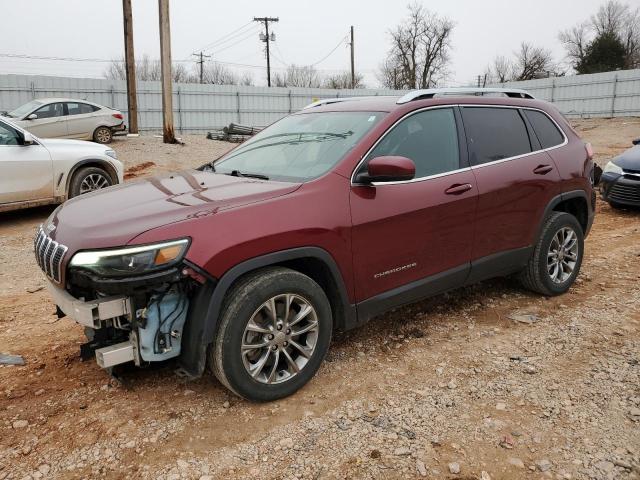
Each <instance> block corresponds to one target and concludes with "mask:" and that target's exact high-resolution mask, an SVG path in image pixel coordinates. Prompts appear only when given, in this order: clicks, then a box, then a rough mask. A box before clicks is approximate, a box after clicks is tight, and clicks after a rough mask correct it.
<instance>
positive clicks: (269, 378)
mask: <svg viewBox="0 0 640 480" xmlns="http://www.w3.org/2000/svg"><path fill="white" fill-rule="evenodd" d="M318 330H319V324H318V314H317V312H316V310H315V308H314V307H313V305H311V302H309V301H308V300H307V299H305V298H304V297H302V296H300V295H297V294H293V293H284V294H280V295H276V296H274V297H271V298H270V299H268V300H267V301H266V302H264V303H263V304H262V305H260V307H258V309H257V310H256V311H255V312H254V313H253V315H252V316H251V318H250V319H249V322H248V323H247V325H246V327H245V329H244V333H243V335H242V346H241V355H242V363H243V364H244V367H245V369H246V371H247V373H248V374H249V375H250V376H251V377H252V378H253V379H254V380H256V381H258V382H260V383H265V384H276V383H282V382H286V381H287V380H290V379H291V378H293V377H295V376H296V375H297V374H298V373H300V371H301V370H302V369H303V368H304V367H305V366H306V365H307V364H308V362H309V360H310V359H311V357H312V356H313V353H314V352H315V349H316V345H317V343H318Z"/></svg>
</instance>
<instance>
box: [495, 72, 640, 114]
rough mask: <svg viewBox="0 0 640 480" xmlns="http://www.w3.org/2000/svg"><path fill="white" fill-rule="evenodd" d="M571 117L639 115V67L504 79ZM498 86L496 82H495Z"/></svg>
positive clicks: (507, 84) (511, 85) (509, 84)
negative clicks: (518, 79)
mask: <svg viewBox="0 0 640 480" xmlns="http://www.w3.org/2000/svg"><path fill="white" fill-rule="evenodd" d="M503 85H504V86H509V87H515V88H522V89H524V90H528V91H529V92H531V93H532V94H533V96H535V97H536V98H540V99H542V100H547V101H550V102H553V103H555V104H556V106H557V107H558V108H559V109H560V111H561V112H562V113H564V114H565V115H567V116H571V117H582V118H588V117H625V116H627V117H628V116H640V69H636V70H621V71H617V72H604V73H594V74H590V75H573V76H570V77H554V78H542V79H539V80H527V81H524V82H508V83H505V84H503ZM496 86H499V85H496Z"/></svg>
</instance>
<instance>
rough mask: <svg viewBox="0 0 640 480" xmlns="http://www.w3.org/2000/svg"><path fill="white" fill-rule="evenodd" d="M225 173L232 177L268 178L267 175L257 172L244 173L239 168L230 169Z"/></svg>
mask: <svg viewBox="0 0 640 480" xmlns="http://www.w3.org/2000/svg"><path fill="white" fill-rule="evenodd" d="M227 175H231V176H232V177H247V178H257V179H259V180H269V177H267V176H266V175H261V174H259V173H245V172H241V171H240V170H231V172H230V173H227Z"/></svg>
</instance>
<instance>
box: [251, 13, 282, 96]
mask: <svg viewBox="0 0 640 480" xmlns="http://www.w3.org/2000/svg"><path fill="white" fill-rule="evenodd" d="M253 21H254V22H261V23H264V33H263V34H262V35H260V40H262V41H263V42H265V43H266V44H267V86H268V87H270V86H271V59H270V57H269V42H270V41H274V42H275V40H276V36H275V34H273V33H272V34H271V37H270V36H269V22H274V23H275V22H278V21H280V19H279V18H278V17H253Z"/></svg>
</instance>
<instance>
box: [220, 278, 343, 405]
mask: <svg viewBox="0 0 640 480" xmlns="http://www.w3.org/2000/svg"><path fill="white" fill-rule="evenodd" d="M223 308H224V311H223V313H222V316H221V319H220V327H219V330H218V333H217V335H216V339H215V341H214V345H213V348H212V349H211V359H210V360H211V363H212V367H213V371H214V374H215V375H216V377H217V378H218V379H219V380H220V381H221V382H222V383H223V384H224V385H225V386H227V387H228V388H229V389H230V390H232V391H233V392H235V393H236V394H237V395H239V396H241V397H244V398H246V399H248V400H253V401H271V400H277V399H279V398H283V397H286V396H288V395H291V394H292V393H294V392H295V391H296V390H298V389H299V388H301V387H302V386H303V385H305V384H306V383H307V382H308V381H309V380H310V379H311V377H313V375H314V374H315V373H316V371H317V370H318V368H319V367H320V364H321V363H322V360H323V359H324V356H325V354H326V353H327V350H328V348H329V342H330V340H331V330H332V325H333V320H332V315H331V307H330V305H329V301H328V300H327V297H326V295H325V293H324V291H323V290H322V288H321V287H320V286H319V285H318V284H317V283H316V282H315V281H313V280H312V279H311V278H309V277H307V276H306V275H303V274H301V273H299V272H296V271H294V270H290V269H287V268H276V267H273V268H267V269H264V270H260V271H257V272H255V273H253V274H250V275H249V276H248V277H246V278H245V279H243V280H241V281H240V282H239V283H238V284H237V285H236V286H235V287H234V288H232V290H231V291H230V292H229V293H228V295H227V298H226V301H225V305H224V307H223Z"/></svg>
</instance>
